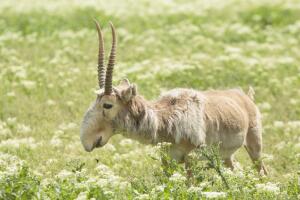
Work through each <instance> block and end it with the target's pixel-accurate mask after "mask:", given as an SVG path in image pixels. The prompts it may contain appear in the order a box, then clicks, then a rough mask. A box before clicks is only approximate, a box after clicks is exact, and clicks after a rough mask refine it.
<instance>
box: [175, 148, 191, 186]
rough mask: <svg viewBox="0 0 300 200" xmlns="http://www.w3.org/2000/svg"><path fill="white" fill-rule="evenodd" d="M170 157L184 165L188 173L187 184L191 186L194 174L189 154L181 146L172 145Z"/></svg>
mask: <svg viewBox="0 0 300 200" xmlns="http://www.w3.org/2000/svg"><path fill="white" fill-rule="evenodd" d="M170 157H171V158H172V159H175V160H176V161H177V162H178V163H184V167H185V170H186V172H187V184H188V185H190V184H191V182H192V180H193V173H192V169H191V162H190V159H189V157H188V153H187V152H185V151H184V150H183V149H182V148H180V147H179V146H176V145H172V146H171V148H170Z"/></svg>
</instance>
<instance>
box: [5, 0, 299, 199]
mask: <svg viewBox="0 0 300 200" xmlns="http://www.w3.org/2000/svg"><path fill="white" fill-rule="evenodd" d="M93 18H96V19H97V20H99V21H100V24H101V25H102V27H103V31H104V35H105V46H106V49H109V46H110V41H111V35H110V29H109V24H108V22H109V21H112V22H113V23H114V25H115V27H116V30H117V35H118V50H117V52H118V53H117V64H116V67H115V72H114V81H115V82H119V80H121V79H122V78H123V77H128V78H129V80H130V81H131V82H134V83H136V84H137V85H138V90H139V93H141V94H143V95H144V96H145V97H146V98H147V99H154V98H156V97H157V96H158V95H159V94H160V93H161V92H163V91H166V90H168V89H171V88H176V87H186V88H194V89H199V90H206V89H212V88H214V89H225V88H236V87H240V88H242V89H244V90H245V91H246V90H247V89H248V87H249V86H250V85H251V86H252V87H253V88H254V89H255V101H256V103H257V105H258V106H259V108H260V110H261V112H262V115H263V142H264V150H263V160H264V162H265V164H266V167H267V169H268V171H269V175H268V176H263V177H262V176H259V174H258V173H257V172H256V171H255V169H254V166H253V164H252V163H251V160H250V159H249V157H248V155H247V153H246V151H245V149H240V150H239V151H238V152H237V154H236V160H237V162H238V163H237V164H238V166H239V167H238V168H237V169H236V170H234V171H231V170H229V169H226V168H224V167H223V165H222V163H221V162H220V160H219V158H218V155H216V154H214V151H213V149H207V150H204V151H205V152H206V153H207V155H208V156H211V157H212V159H211V160H207V159H204V160H203V159H201V158H200V154H202V153H203V152H193V153H192V154H191V155H190V156H191V160H192V169H193V176H194V178H193V180H192V181H190V182H189V181H187V178H186V170H185V169H184V166H182V165H180V164H177V163H176V162H174V161H172V160H170V159H169V158H168V157H167V156H166V155H165V149H166V148H168V144H161V145H158V146H145V145H142V144H139V143H138V142H136V141H133V140H130V139H127V138H124V137H122V136H121V135H116V136H114V137H113V138H112V139H111V140H110V141H109V143H108V144H107V145H106V146H104V147H103V148H100V149H96V150H95V151H93V152H91V153H88V152H85V151H84V149H83V147H82V145H81V142H80V135H79V134H80V133H79V132H80V124H81V120H82V117H83V115H84V113H85V111H86V109H87V108H88V106H89V105H90V103H91V102H92V101H94V100H95V98H96V95H95V93H94V92H95V90H97V68H96V65H97V51H98V38H97V33H96V29H95V25H94V23H93ZM162 158H163V159H165V160H167V162H168V164H169V165H168V166H167V167H166V166H163V165H162V164H161V159H162ZM299 198H300V2H299V1H298V0H251V1H239V0H228V1H224V0H199V1H193V0H140V1H134V0H124V1H118V0H110V1H106V0H85V1H83V0H82V1H79V0H62V1H58V0H49V1H46V0H40V1H34V0H20V1H12V0H1V1H0V199H5V200H6V199H8V200H10V199H64V200H65V199H78V200H79V199H136V200H142V199H299Z"/></svg>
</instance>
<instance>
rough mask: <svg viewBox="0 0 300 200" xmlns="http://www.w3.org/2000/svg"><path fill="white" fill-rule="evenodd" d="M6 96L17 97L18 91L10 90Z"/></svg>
mask: <svg viewBox="0 0 300 200" xmlns="http://www.w3.org/2000/svg"><path fill="white" fill-rule="evenodd" d="M6 96H8V97H15V96H16V93H15V92H8V93H6Z"/></svg>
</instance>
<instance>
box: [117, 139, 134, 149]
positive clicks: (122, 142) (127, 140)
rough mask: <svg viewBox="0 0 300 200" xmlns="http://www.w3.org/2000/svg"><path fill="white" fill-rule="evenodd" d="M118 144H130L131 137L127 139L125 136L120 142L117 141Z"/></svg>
mask: <svg viewBox="0 0 300 200" xmlns="http://www.w3.org/2000/svg"><path fill="white" fill-rule="evenodd" d="M119 144H120V145H121V146H123V147H124V146H130V145H131V144H132V140H131V139H127V138H125V139H123V140H122V141H121V142H119Z"/></svg>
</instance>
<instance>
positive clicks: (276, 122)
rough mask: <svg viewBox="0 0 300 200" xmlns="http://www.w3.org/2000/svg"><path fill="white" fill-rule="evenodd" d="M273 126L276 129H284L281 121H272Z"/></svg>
mask: <svg viewBox="0 0 300 200" xmlns="http://www.w3.org/2000/svg"><path fill="white" fill-rule="evenodd" d="M273 125H274V126H275V127H276V128H283V127H284V123H283V121H274V123H273Z"/></svg>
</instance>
